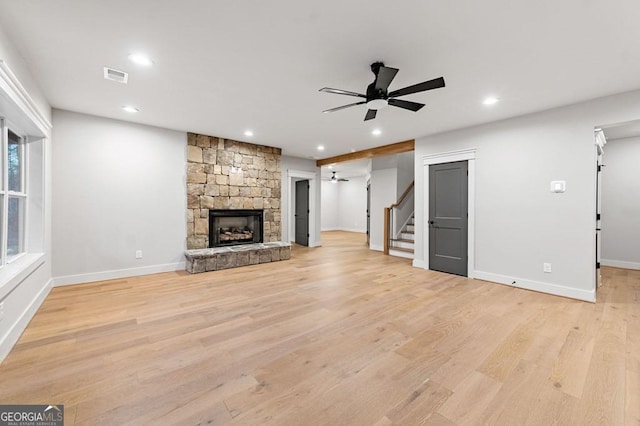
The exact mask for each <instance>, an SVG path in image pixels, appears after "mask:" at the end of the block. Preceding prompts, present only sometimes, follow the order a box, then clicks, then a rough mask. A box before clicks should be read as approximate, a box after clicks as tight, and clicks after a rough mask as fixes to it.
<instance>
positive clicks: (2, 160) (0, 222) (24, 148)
mask: <svg viewBox="0 0 640 426" xmlns="http://www.w3.org/2000/svg"><path fill="white" fill-rule="evenodd" d="M0 130H1V135H0V170H1V172H2V173H1V178H0V212H1V216H0V250H1V251H0V268H3V267H4V266H6V265H9V264H11V263H13V262H15V261H17V260H19V259H21V258H22V257H24V256H25V255H26V254H27V253H28V252H29V247H28V241H29V236H28V229H29V227H28V220H27V218H28V217H29V213H28V208H29V199H28V192H29V186H28V185H29V182H28V176H29V169H28V167H29V164H28V158H29V152H28V150H29V144H28V137H27V136H26V134H25V132H23V131H21V129H20V128H19V127H18V126H15V125H13V123H12V122H11V121H10V120H7V118H6V117H3V116H0ZM9 131H11V132H12V133H13V134H15V135H16V136H17V137H18V138H19V144H18V146H19V150H20V160H21V164H20V189H21V190H20V191H10V190H9ZM11 199H18V200H21V203H22V208H21V209H20V210H21V211H20V218H19V227H20V228H19V238H20V240H21V244H20V251H19V252H18V253H16V254H14V255H11V256H10V255H9V253H8V246H9V220H8V219H9V200H11Z"/></svg>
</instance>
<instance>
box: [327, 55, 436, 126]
mask: <svg viewBox="0 0 640 426" xmlns="http://www.w3.org/2000/svg"><path fill="white" fill-rule="evenodd" d="M371 71H373V74H375V76H376V78H375V80H373V83H371V84H370V85H369V86H368V87H367V94H366V95H363V94H361V93H356V92H350V91H348V90H340V89H331V88H329V87H323V88H322V89H320V91H321V92H326V93H335V94H337V95H347V96H355V97H358V98H364V99H365V100H364V101H360V102H356V103H353V104H348V105H342V106H339V107H336V108H331V109H327V110H324V111H322V112H334V111H339V110H341V109H345V108H349V107H352V106H356V105H363V104H367V108H368V110H367V114H366V115H365V116H364V121H367V120H372V119H374V118H376V113H377V111H378V110H379V109H381V108H384V107H385V106H387V105H391V106H394V107H398V108H403V109H408V110H409V111H413V112H416V111H418V110H419V109H420V108H422V107H423V106H424V104H420V103H417V102H411V101H405V100H402V99H396V98H397V97H398V96H404V95H410V94H412V93H418V92H424V91H426V90H432V89H439V88H440V87H444V78H443V77H439V78H435V79H433V80H429V81H424V82H422V83H418V84H414V85H412V86H407V87H404V88H402V89H398V90H394V91H392V92H389V91H388V90H387V89H388V88H389V85H390V84H391V82H392V81H393V78H394V77H395V76H396V74H397V73H398V69H397V68H389V67H385V66H384V64H383V63H382V62H374V63H373V64H371Z"/></svg>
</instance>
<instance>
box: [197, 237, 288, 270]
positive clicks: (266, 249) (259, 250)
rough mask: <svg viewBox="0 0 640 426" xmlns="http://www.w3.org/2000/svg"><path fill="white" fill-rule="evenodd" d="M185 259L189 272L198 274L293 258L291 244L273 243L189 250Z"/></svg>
mask: <svg viewBox="0 0 640 426" xmlns="http://www.w3.org/2000/svg"><path fill="white" fill-rule="evenodd" d="M185 257H186V258H187V272H190V273H192V274H197V273H200V272H209V271H217V270H220V269H229V268H237V267H239V266H248V265H257V264H259V263H269V262H276V261H279V260H288V259H289V258H290V257H291V244H289V243H283V242H272V243H261V244H244V245H237V246H228V247H214V248H206V249H197V250H187V251H186V252H185Z"/></svg>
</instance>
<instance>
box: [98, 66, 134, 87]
mask: <svg viewBox="0 0 640 426" xmlns="http://www.w3.org/2000/svg"><path fill="white" fill-rule="evenodd" d="M104 78H105V79H107V80H112V81H117V82H118V83H124V84H127V80H128V79H129V74H127V73H126V72H124V71H118V70H114V69H113V68H109V67H104Z"/></svg>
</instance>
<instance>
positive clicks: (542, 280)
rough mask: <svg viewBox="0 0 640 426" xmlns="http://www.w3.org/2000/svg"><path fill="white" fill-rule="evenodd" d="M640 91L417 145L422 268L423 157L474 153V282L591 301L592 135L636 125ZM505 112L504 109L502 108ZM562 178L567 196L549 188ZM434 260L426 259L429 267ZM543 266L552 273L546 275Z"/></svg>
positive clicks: (417, 253)
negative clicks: (623, 124) (607, 127)
mask: <svg viewBox="0 0 640 426" xmlns="http://www.w3.org/2000/svg"><path fill="white" fill-rule="evenodd" d="M639 104H640V91H636V92H629V93H626V94H623V95H617V96H611V97H607V98H602V99H598V100H594V101H590V102H586V103H582V104H577V105H572V106H569V107H564V108H557V109H553V110H548V111H544V112H541V113H537V114H531V115H527V116H523V117H518V118H513V119H509V120H504V121H500V122H495V123H491V124H487V125H483V126H477V127H473V128H468V129H464V130H459V131H454V132H449V133H444V134H440V135H435V136H431V137H426V138H420V139H417V140H416V151H415V158H416V176H415V179H416V247H415V249H416V251H415V260H414V264H415V265H416V266H424V265H425V256H426V255H425V253H424V247H425V239H426V234H425V229H426V226H425V224H426V220H427V215H426V214H425V212H424V205H425V203H424V198H425V194H426V189H425V187H424V167H423V156H424V155H429V154H437V153H445V152H451V151H455V150H462V149H473V148H475V149H476V150H477V152H476V161H475V162H476V176H475V181H476V186H475V197H476V198H475V199H476V209H475V212H470V215H471V214H474V213H475V226H476V233H475V242H476V243H475V259H476V260H475V265H474V268H473V269H474V270H472V271H470V274H471V275H472V276H475V277H477V278H483V279H487V280H490V281H496V282H500V283H505V284H511V283H512V282H513V281H516V286H519V287H525V288H531V289H534V290H539V291H544V292H548V293H553V294H558V295H564V296H569V297H574V298H578V299H583V300H594V297H595V260H594V259H595V168H596V159H595V146H594V133H593V129H594V127H596V126H598V127H600V126H602V125H603V124H606V123H620V122H626V121H631V120H634V119H637V118H639V116H640V110H638V105H639ZM501 107H508V105H504V106H501ZM552 180H566V182H567V191H566V193H564V194H552V193H551V192H550V191H549V183H550V181H552ZM427 260H428V259H427ZM543 262H549V263H552V270H553V273H551V274H545V273H543V269H542V264H543Z"/></svg>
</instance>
